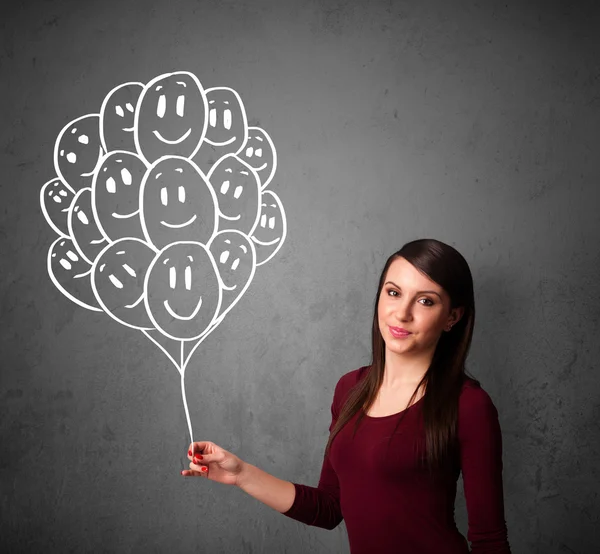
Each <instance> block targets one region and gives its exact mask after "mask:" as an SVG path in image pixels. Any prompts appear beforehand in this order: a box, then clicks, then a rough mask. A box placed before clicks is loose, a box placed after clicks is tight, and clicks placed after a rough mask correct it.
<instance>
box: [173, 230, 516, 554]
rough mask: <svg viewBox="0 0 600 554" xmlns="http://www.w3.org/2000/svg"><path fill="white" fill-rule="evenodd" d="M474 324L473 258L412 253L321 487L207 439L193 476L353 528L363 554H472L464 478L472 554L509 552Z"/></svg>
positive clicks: (341, 387)
mask: <svg viewBox="0 0 600 554" xmlns="http://www.w3.org/2000/svg"><path fill="white" fill-rule="evenodd" d="M474 322H475V305H474V295H473V280H472V277H471V272H470V270H469V266H468V264H467V262H466V261H465V259H464V258H463V256H462V255H461V254H460V253H458V252H457V251H456V250H455V249H454V248H452V247H451V246H449V245H447V244H444V243H442V242H440V241H437V240H433V239H422V240H416V241H412V242H409V243H407V244H405V245H404V246H403V247H402V248H401V249H400V250H399V251H398V252H396V253H394V254H393V255H392V256H390V258H389V259H388V260H387V262H386V264H385V267H384V269H383V272H382V274H381V277H380V280H379V287H378V290H377V297H376V300H375V311H374V316H373V328H372V359H371V364H370V365H369V366H366V367H361V368H359V369H357V370H354V371H350V372H349V373H346V374H345V375H343V376H342V377H341V378H340V379H339V381H338V383H337V385H336V387H335V393H334V396H333V403H332V406H331V413H332V421H331V425H330V427H329V431H330V435H329V441H328V443H327V445H326V448H325V455H324V460H323V466H322V469H321V477H320V480H319V484H318V487H310V486H307V485H302V484H298V483H291V482H289V481H283V480H281V479H278V478H276V477H274V476H272V475H270V474H268V473H266V472H264V471H262V470H261V469H259V468H257V467H255V466H253V465H251V464H248V463H246V462H244V461H242V460H241V459H239V458H238V457H236V456H235V455H233V454H231V453H230V452H227V451H226V450H224V449H222V448H220V447H219V446H217V445H216V444H214V443H212V442H208V441H200V442H194V443H193V444H192V445H191V446H190V450H189V452H188V457H189V459H190V460H191V463H190V466H189V467H190V469H189V470H186V471H183V472H182V474H183V475H199V476H205V477H208V478H209V479H212V480H214V481H218V482H220V483H225V484H230V485H237V486H238V487H240V488H241V489H242V490H244V491H245V492H247V493H248V494H250V495H252V496H253V497H255V498H257V499H258V500H260V501H261V502H263V503H265V504H267V505H268V506H271V507H272V508H274V509H275V510H277V511H279V512H281V513H283V514H284V515H286V516H287V517H290V518H293V519H295V520H297V521H301V522H303V523H305V524H307V525H314V526H317V527H322V528H325V529H333V528H334V527H336V526H337V525H338V524H339V523H340V522H341V521H342V519H344V521H345V523H346V529H347V531H348V539H349V544H350V551H351V552H352V554H373V553H382V554H385V553H394V554H397V553H410V554H465V553H468V552H469V548H468V544H467V540H466V539H465V537H464V536H463V535H462V534H461V533H459V531H458V529H457V528H456V524H455V522H454V501H455V497H456V483H457V479H458V476H459V474H460V472H461V471H462V475H463V483H464V492H465V499H466V504H467V510H468V517H469V528H468V532H467V539H468V540H469V541H470V543H471V552H473V553H484V552H488V553H491V552H494V553H499V554H507V553H510V546H509V544H508V539H507V529H506V522H505V519H504V498H503V484H502V436H501V430H500V425H499V422H498V412H497V411H496V408H495V406H494V404H493V402H492V400H491V399H490V397H489V395H488V394H487V393H486V392H485V391H484V389H482V388H481V387H480V385H479V382H478V381H477V380H475V379H474V378H472V377H469V376H467V375H466V370H465V360H466V357H467V353H468V351H469V347H470V344H471V338H472V336H473V326H474Z"/></svg>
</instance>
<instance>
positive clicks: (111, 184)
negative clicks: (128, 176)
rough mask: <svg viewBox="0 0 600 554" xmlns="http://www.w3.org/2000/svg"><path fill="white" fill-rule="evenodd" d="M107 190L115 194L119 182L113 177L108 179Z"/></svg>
mask: <svg viewBox="0 0 600 554" xmlns="http://www.w3.org/2000/svg"><path fill="white" fill-rule="evenodd" d="M106 192H109V193H110V194H115V192H117V183H115V180H114V179H113V178H112V177H109V178H108V179H106Z"/></svg>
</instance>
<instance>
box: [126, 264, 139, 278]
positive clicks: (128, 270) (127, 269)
mask: <svg viewBox="0 0 600 554" xmlns="http://www.w3.org/2000/svg"><path fill="white" fill-rule="evenodd" d="M123 269H124V270H125V271H126V272H127V273H129V275H131V276H132V277H137V275H136V273H135V270H134V269H133V268H132V267H130V266H128V265H127V264H123Z"/></svg>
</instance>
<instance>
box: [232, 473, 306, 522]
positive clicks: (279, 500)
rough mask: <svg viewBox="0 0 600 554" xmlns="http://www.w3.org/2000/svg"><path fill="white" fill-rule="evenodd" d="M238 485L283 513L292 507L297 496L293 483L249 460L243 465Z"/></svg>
mask: <svg viewBox="0 0 600 554" xmlns="http://www.w3.org/2000/svg"><path fill="white" fill-rule="evenodd" d="M238 486H239V488H240V489H242V490H243V491H244V492H246V493H248V494H249V495H250V496H253V497H254V498H256V499H257V500H260V501H261V502H262V503H263V504H266V505H267V506H269V507H271V508H273V509H274V510H277V511H278V512H281V513H283V512H287V511H288V510H289V509H290V508H291V507H292V504H293V503H294V499H295V497H296V489H295V487H294V485H293V483H290V482H289V481H283V480H282V479H278V478H277V477H274V476H273V475H271V474H270V473H267V472H266V471H263V470H262V469H260V468H258V467H256V466H253V465H252V464H249V463H247V462H244V465H243V467H242V471H241V473H240V475H239V478H238Z"/></svg>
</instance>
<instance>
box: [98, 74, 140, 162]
mask: <svg viewBox="0 0 600 554" xmlns="http://www.w3.org/2000/svg"><path fill="white" fill-rule="evenodd" d="M143 90H144V84H143V83H123V84H122V85H119V86H117V87H115V88H114V89H112V90H111V91H110V92H109V93H108V94H107V95H106V97H105V98H104V101H103V102H102V107H101V108H100V140H101V142H102V148H104V151H105V152H111V151H113V150H126V151H127V152H135V151H136V150H135V140H134V136H133V130H134V126H133V123H134V119H135V107H136V105H137V102H138V99H139V97H140V95H141V94H142V91H143Z"/></svg>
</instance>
